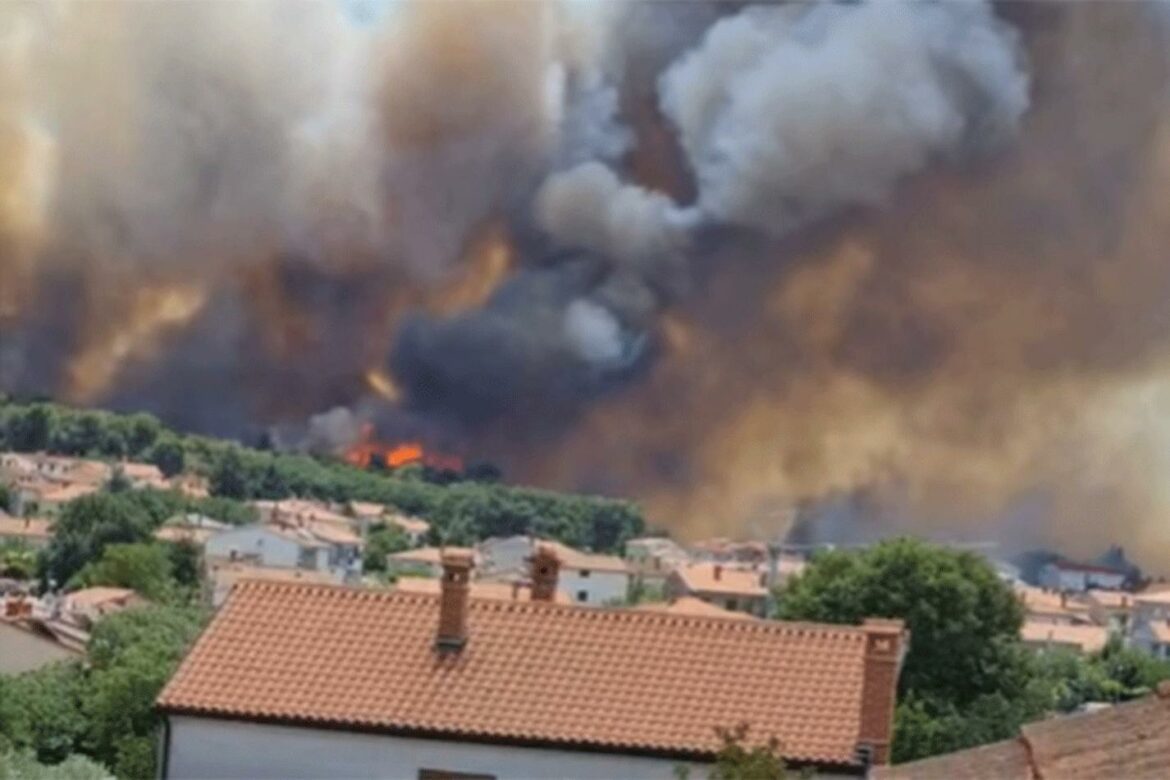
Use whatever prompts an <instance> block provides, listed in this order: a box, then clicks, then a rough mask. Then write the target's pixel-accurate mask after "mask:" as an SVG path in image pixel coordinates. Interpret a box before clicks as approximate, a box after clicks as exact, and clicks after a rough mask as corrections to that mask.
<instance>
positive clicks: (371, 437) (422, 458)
mask: <svg viewBox="0 0 1170 780" xmlns="http://www.w3.org/2000/svg"><path fill="white" fill-rule="evenodd" d="M345 462H346V463H348V464H350V465H351V466H357V467H358V468H363V469H368V468H370V467H372V466H374V465H375V464H377V463H381V464H383V465H385V467H386V468H389V469H398V468H402V467H403V466H415V465H419V466H426V467H427V468H432V469H436V470H438V471H462V470H463V459H462V458H460V457H459V456H457V455H446V454H443V453H438V452H431V451H429V450H427V449H426V447H424V446H423V445H422V443H421V442H417V441H407V442H400V443H398V444H389V443H387V442H382V441H378V439H377V437H376V435H375V433H374V426H372V425H365V426H363V428H362V437H361V439H360V440H359V441H358V442H357V443H356V444H354V445H353V446H352V447H350V448H349V449H348V450H346V452H345Z"/></svg>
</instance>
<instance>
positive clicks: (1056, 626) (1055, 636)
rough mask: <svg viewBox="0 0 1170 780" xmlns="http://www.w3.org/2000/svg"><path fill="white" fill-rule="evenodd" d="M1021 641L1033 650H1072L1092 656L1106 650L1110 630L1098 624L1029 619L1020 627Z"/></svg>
mask: <svg viewBox="0 0 1170 780" xmlns="http://www.w3.org/2000/svg"><path fill="white" fill-rule="evenodd" d="M1020 641H1021V642H1023V643H1024V644H1025V645H1026V646H1028V647H1030V648H1032V649H1033V650H1041V651H1045V650H1058V649H1059V650H1072V651H1073V652H1075V653H1081V654H1083V655H1090V654H1092V653H1099V652H1101V651H1102V650H1104V649H1105V644H1106V643H1107V642H1108V641H1109V629H1108V628H1106V627H1105V626H1098V625H1096V624H1092V625H1084V624H1078V625H1070V624H1066V623H1049V622H1047V621H1041V620H1032V619H1027V620H1025V621H1024V624H1023V625H1022V626H1021V627H1020Z"/></svg>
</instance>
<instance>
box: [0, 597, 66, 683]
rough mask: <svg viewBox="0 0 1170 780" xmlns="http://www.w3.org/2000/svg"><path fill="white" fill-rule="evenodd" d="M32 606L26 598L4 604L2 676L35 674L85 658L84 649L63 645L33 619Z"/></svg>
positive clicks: (0, 634) (1, 619)
mask: <svg viewBox="0 0 1170 780" xmlns="http://www.w3.org/2000/svg"><path fill="white" fill-rule="evenodd" d="M31 606H32V604H31V603H30V602H28V601H25V600H24V599H23V598H19V599H6V600H5V601H4V605H3V613H2V616H0V674H21V673H23V672H31V671H34V670H36V669H40V668H41V667H42V666H48V665H49V664H51V663H56V662H58V661H69V660H73V659H77V658H80V657H81V651H80V650H78V649H76V648H75V647H69V646H66V645H63V644H61V643H60V642H58V641H57V640H56V639H55V638H54V637H53V635H52V634H51V633H49V632H47V631H45V630H44V629H43V628H41V627H40V625H39V624H38V622H37V621H35V620H33V619H32V618H31V614H32V613H31ZM26 607H27V609H26Z"/></svg>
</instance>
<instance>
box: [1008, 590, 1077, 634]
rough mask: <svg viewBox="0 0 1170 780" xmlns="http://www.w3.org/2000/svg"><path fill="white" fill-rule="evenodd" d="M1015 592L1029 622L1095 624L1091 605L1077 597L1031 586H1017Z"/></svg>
mask: <svg viewBox="0 0 1170 780" xmlns="http://www.w3.org/2000/svg"><path fill="white" fill-rule="evenodd" d="M1015 592H1016V598H1018V599H1019V600H1020V604H1021V605H1023V607H1024V614H1025V615H1026V616H1027V617H1028V619H1029V620H1034V621H1037V622H1042V623H1053V624H1062V625H1088V624H1090V623H1092V622H1093V616H1092V614H1091V609H1090V605H1089V603H1088V602H1087V601H1086V600H1084V599H1082V598H1080V597H1079V596H1077V595H1070V594H1068V593H1065V592H1058V591H1054V590H1047V589H1045V588H1036V587H1033V586H1031V585H1017V586H1016V588H1015Z"/></svg>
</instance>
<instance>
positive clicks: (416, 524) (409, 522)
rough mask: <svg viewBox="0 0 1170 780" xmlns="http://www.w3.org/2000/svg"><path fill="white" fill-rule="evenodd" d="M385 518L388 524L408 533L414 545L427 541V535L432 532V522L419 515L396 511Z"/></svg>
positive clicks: (408, 537) (407, 536)
mask: <svg viewBox="0 0 1170 780" xmlns="http://www.w3.org/2000/svg"><path fill="white" fill-rule="evenodd" d="M383 520H384V521H385V523H386V524H387V525H391V526H394V527H395V528H397V529H398V530H400V531H402V533H404V534H406V538H407V539H409V540H410V544H411V546H412V547H417V546H418V545H420V544H423V543H424V542H426V540H427V537H428V536H430V533H431V524H430V523H428V522H427V521H426V520H420V519H419V518H417V517H411V516H409V515H403V514H398V513H394V514H389V515H386V516H385V517H384V518H383Z"/></svg>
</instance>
